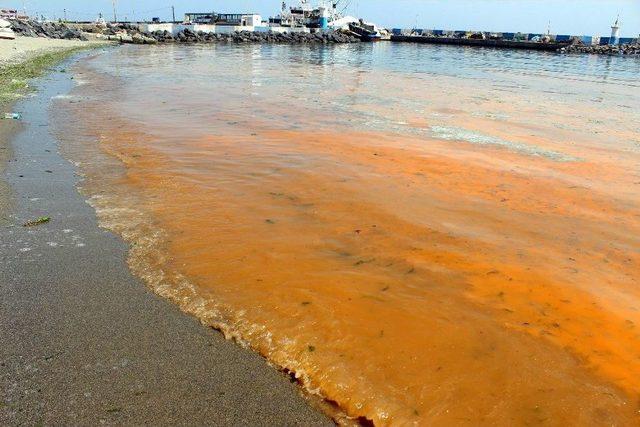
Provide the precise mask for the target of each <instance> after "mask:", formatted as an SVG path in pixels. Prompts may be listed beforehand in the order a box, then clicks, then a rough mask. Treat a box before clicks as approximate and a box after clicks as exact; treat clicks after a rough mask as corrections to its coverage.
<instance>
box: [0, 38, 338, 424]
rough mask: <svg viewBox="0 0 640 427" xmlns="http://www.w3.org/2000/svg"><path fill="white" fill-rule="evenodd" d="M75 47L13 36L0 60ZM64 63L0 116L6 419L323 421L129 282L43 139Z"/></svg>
mask: <svg viewBox="0 0 640 427" xmlns="http://www.w3.org/2000/svg"><path fill="white" fill-rule="evenodd" d="M76 45H78V44H77V43H75V42H70V43H69V42H58V41H51V40H44V39H18V40H17V41H16V42H7V43H6V44H5V42H2V43H0V52H1V56H0V57H1V58H2V60H3V61H14V62H15V61H16V58H26V57H33V56H32V55H37V54H38V53H40V52H42V51H43V49H45V50H46V49H52V48H53V49H60V48H67V47H70V46H76ZM7 47H8V48H7ZM68 65H69V64H65V65H61V66H59V67H56V69H55V70H54V71H52V72H51V73H50V74H48V75H47V76H45V77H43V78H41V79H38V80H37V81H35V82H34V84H35V85H36V86H37V88H38V91H37V94H36V95H35V96H30V97H27V98H24V99H22V100H20V101H18V102H17V104H15V106H13V107H12V108H11V111H16V112H19V113H21V114H22V117H23V119H22V121H20V122H17V121H8V120H2V121H0V142H1V144H2V146H1V147H0V148H2V150H0V155H3V156H4V160H5V161H8V163H6V162H5V161H2V162H0V165H6V167H3V169H2V181H1V182H2V183H3V184H5V190H4V194H0V196H1V197H2V200H5V201H6V198H7V196H8V195H7V190H8V191H9V192H10V193H9V194H10V198H11V199H12V200H13V202H12V203H10V204H9V205H7V203H5V202H3V203H2V204H0V208H2V209H3V213H2V216H3V217H4V223H3V224H2V227H1V228H0V242H1V243H0V262H1V263H2V268H1V269H0V283H1V284H2V286H0V318H1V319H3V320H2V322H1V325H0V360H1V367H0V389H1V390H2V394H1V395H0V399H1V400H0V424H2V425H24V424H28V425H43V424H45V425H49V424H54V425H96V424H99V423H107V424H129V425H131V424H135V425H140V424H161V425H166V424H176V425H331V421H330V420H329V419H328V418H326V417H325V416H324V415H322V414H320V413H319V412H318V411H316V410H315V409H313V408H312V407H311V406H310V405H309V403H308V402H307V400H306V399H305V398H304V397H303V396H302V395H301V394H300V391H299V388H298V387H297V385H296V384H294V383H292V382H291V380H290V378H289V377H288V376H286V375H284V374H282V373H280V372H278V371H277V370H275V369H273V368H272V367H270V366H269V365H268V364H267V362H266V361H265V360H264V359H263V358H262V357H260V356H259V355H257V354H256V353H254V352H251V351H249V350H245V349H243V348H241V347H240V346H237V345H236V344H234V343H233V342H231V341H227V340H225V339H224V337H223V336H222V334H220V333H218V332H216V331H214V330H212V329H210V328H207V327H204V326H202V325H201V323H200V322H198V321H197V320H196V319H195V318H192V317H189V316H186V315H185V314H183V313H182V312H181V311H180V310H179V309H178V308H177V306H175V305H172V304H171V303H169V302H167V301H165V300H163V299H161V298H159V297H157V296H155V295H154V294H153V293H152V292H151V291H149V290H148V289H147V288H146V286H145V285H144V284H143V283H142V282H141V281H140V280H139V279H137V278H135V277H133V276H132V275H131V274H130V272H129V269H128V266H127V263H126V258H127V252H128V249H129V248H128V246H127V245H126V244H125V243H123V241H122V240H121V239H120V238H119V237H116V236H115V235H114V234H112V233H110V232H107V231H105V230H103V229H101V228H99V227H98V225H97V223H96V218H95V212H94V211H93V209H92V208H91V207H90V206H89V205H87V204H86V203H85V201H84V199H83V198H82V197H81V196H80V195H79V194H78V192H77V190H76V185H77V183H78V180H79V179H80V177H79V175H78V172H77V170H76V168H75V167H74V166H73V165H72V164H71V163H69V162H68V161H67V160H65V159H64V158H63V157H62V156H61V155H60V154H59V153H58V149H59V145H58V141H57V140H56V139H55V138H53V137H52V136H51V134H50V130H49V129H50V124H51V122H50V120H51V119H50V103H51V99H52V98H56V97H60V96H64V94H66V93H67V92H68V91H69V90H70V89H71V88H72V86H73V81H72V80H71V77H70V76H69V74H67V73H64V72H60V70H61V68H62V67H65V66H68ZM9 148H11V149H9ZM44 216H46V217H49V218H50V222H48V223H46V224H42V225H40V226H37V227H23V224H24V223H25V222H27V221H29V220H32V219H34V218H39V217H44Z"/></svg>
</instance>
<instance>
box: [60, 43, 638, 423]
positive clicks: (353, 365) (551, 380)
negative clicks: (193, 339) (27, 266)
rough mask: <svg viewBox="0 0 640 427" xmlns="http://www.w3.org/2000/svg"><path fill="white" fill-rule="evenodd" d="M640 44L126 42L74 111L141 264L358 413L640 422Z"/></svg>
mask: <svg viewBox="0 0 640 427" xmlns="http://www.w3.org/2000/svg"><path fill="white" fill-rule="evenodd" d="M638 67H639V62H638V61H637V60H633V59H628V58H614V59H611V60H610V62H608V61H607V60H606V59H602V58H595V57H589V56H559V55H553V54H545V53H530V52H518V51H496V50H479V49H459V48H451V47H438V46H418V45H394V44H388V43H379V44H366V45H365V44H363V45H357V46H333V47H309V46H270V45H265V46H238V45H215V46H206V47H205V46H193V47H182V46H173V47H172V46H167V47H157V48H156V47H152V48H137V47H130V48H123V49H118V50H113V51H110V52H107V53H106V54H103V55H100V56H97V57H96V58H94V59H92V60H90V61H87V62H85V63H83V64H81V66H79V67H78V68H77V69H76V73H77V75H78V76H79V77H80V78H81V79H83V80H85V81H86V82H87V84H86V85H83V86H79V87H78V88H76V90H75V93H74V95H75V96H77V97H78V99H80V100H81V102H77V103H73V104H70V103H68V102H67V101H65V100H58V103H59V106H60V107H61V108H59V109H57V113H56V114H59V115H60V116H61V117H60V120H58V123H60V129H59V132H60V135H61V137H62V138H63V139H64V140H65V150H66V152H67V155H68V156H70V157H71V158H73V159H74V160H76V161H78V162H80V164H81V168H82V170H83V172H84V173H85V174H86V180H85V182H84V183H83V191H84V192H85V194H86V195H87V197H88V198H89V200H90V202H91V203H92V204H93V205H94V206H95V207H96V209H97V212H98V214H99V216H100V219H101V222H102V224H103V225H104V226H106V227H109V228H111V229H114V230H116V231H117V232H119V233H121V234H122V235H123V236H124V237H125V239H127V240H128V241H129V242H131V243H132V250H131V257H130V265H131V267H132V269H133V270H134V271H135V272H136V273H137V274H139V275H140V276H141V277H143V278H144V279H145V280H146V281H147V282H148V284H149V285H150V286H151V287H152V288H153V289H154V290H156V291H157V292H158V293H159V294H161V295H163V296H166V297H167V298H171V299H172V300H174V301H175V302H176V303H178V304H180V306H181V307H182V308H183V309H184V310H185V311H187V312H190V313H193V314H195V315H196V316H198V317H199V318H200V319H202V320H203V321H204V322H205V323H208V324H211V325H215V326H216V327H219V328H221V329H223V330H224V331H225V333H226V334H228V335H229V336H233V337H235V338H237V339H238V340H239V341H241V342H242V343H246V344H247V345H250V346H252V347H253V348H255V349H256V350H258V351H260V352H261V353H262V354H264V355H265V356H266V357H268V358H269V359H270V360H271V361H272V362H273V363H275V364H277V365H279V366H281V367H283V368H286V369H288V370H290V371H292V372H295V373H296V375H297V376H298V377H299V378H300V380H301V381H302V382H303V383H304V385H305V387H306V388H307V389H308V390H309V391H312V392H316V393H319V394H321V395H322V396H324V397H326V398H327V399H330V400H332V401H335V402H337V404H338V405H340V407H341V408H342V409H343V410H344V411H345V413H346V414H348V415H349V416H352V417H366V418H369V419H371V420H373V421H374V422H376V423H379V424H405V423H426V424H432V425H433V424H434V425H452V424H455V425H481V424H488V425H495V424H499V425H513V424H542V423H549V422H550V423H553V424H560V423H571V424H580V425H593V424H597V425H600V424H615V425H634V424H637V423H638V421H639V418H638V410H640V407H639V406H638V405H639V403H638V402H639V400H638V399H639V398H640V336H639V334H638V329H637V325H638V324H640V288H638V279H640V277H639V275H638V271H639V269H638V263H639V262H640V237H638V236H640V217H639V216H638V214H637V212H639V211H640V210H639V208H640V198H638V194H639V191H640V187H639V186H638V184H639V183H640V175H639V172H638V171H639V170H640V169H639V168H638V165H639V161H640V157H638V156H639V153H638V150H637V141H638V131H637V129H638V128H640V126H639V125H640V123H639V114H638V111H640V105H639V102H640V101H639V100H638V99H637V97H634V96H632V95H631V94H632V93H633V92H634V90H635V88H636V85H637V80H636V78H635V77H634V76H635V75H636V74H637V72H638ZM605 72H606V73H609V74H608V77H607V79H606V81H603V79H602V76H603V74H604V73H605ZM595 97H598V98H599V99H600V102H598V103H594V102H593V101H592V100H593V99H594V98H595ZM619 105H628V106H630V107H631V108H627V109H621V108H619V107H617V106H619ZM611 111H615V114H611ZM604 112H607V113H606V114H604ZM69 114H71V115H75V117H78V118H79V119H80V120H63V119H64V118H65V117H66V116H67V115H69Z"/></svg>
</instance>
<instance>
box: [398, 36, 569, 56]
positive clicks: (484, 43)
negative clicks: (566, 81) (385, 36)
mask: <svg viewBox="0 0 640 427" xmlns="http://www.w3.org/2000/svg"><path fill="white" fill-rule="evenodd" d="M391 41H393V42H408V43H428V44H444V45H453V46H473V47H492V48H501V49H530V50H542V51H553V52H555V51H557V50H559V49H562V48H566V47H567V46H568V45H569V44H570V43H569V42H547V43H542V42H532V41H514V40H493V39H470V38H453V37H428V36H402V35H400V36H398V35H392V36H391Z"/></svg>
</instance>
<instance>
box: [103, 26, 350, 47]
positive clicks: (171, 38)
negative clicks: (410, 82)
mask: <svg viewBox="0 0 640 427" xmlns="http://www.w3.org/2000/svg"><path fill="white" fill-rule="evenodd" d="M102 36H103V37H106V38H107V39H109V40H116V41H120V42H122V43H134V44H155V43H217V42H228V43H292V44H305V43H308V44H314V43H322V44H330V43H357V42H359V41H360V39H359V38H358V37H355V36H353V35H351V34H348V33H345V32H342V31H333V32H325V33H315V34H310V33H273V32H249V31H238V32H233V33H228V34H218V33H206V32H202V31H198V32H195V31H192V30H190V29H188V28H187V29H184V30H181V31H180V32H179V33H177V34H175V35H174V34H172V33H171V32H169V31H155V32H150V33H149V32H142V31H140V30H139V29H138V27H137V26H135V25H129V24H124V25H118V26H109V27H107V28H106V29H105V30H104V31H102Z"/></svg>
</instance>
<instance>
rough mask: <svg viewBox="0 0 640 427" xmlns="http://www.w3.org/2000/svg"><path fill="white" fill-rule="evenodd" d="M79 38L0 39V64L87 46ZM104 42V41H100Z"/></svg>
mask: <svg viewBox="0 0 640 427" xmlns="http://www.w3.org/2000/svg"><path fill="white" fill-rule="evenodd" d="M88 43H98V42H83V41H79V40H55V39H44V38H35V37H17V38H16V39H15V40H0V66H2V65H5V64H7V63H16V62H20V61H26V60H28V59H31V58H33V57H34V56H37V55H39V54H43V53H47V52H51V51H56V50H64V49H70V48H76V47H82V46H87V44H88ZM100 43H104V42H100Z"/></svg>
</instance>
